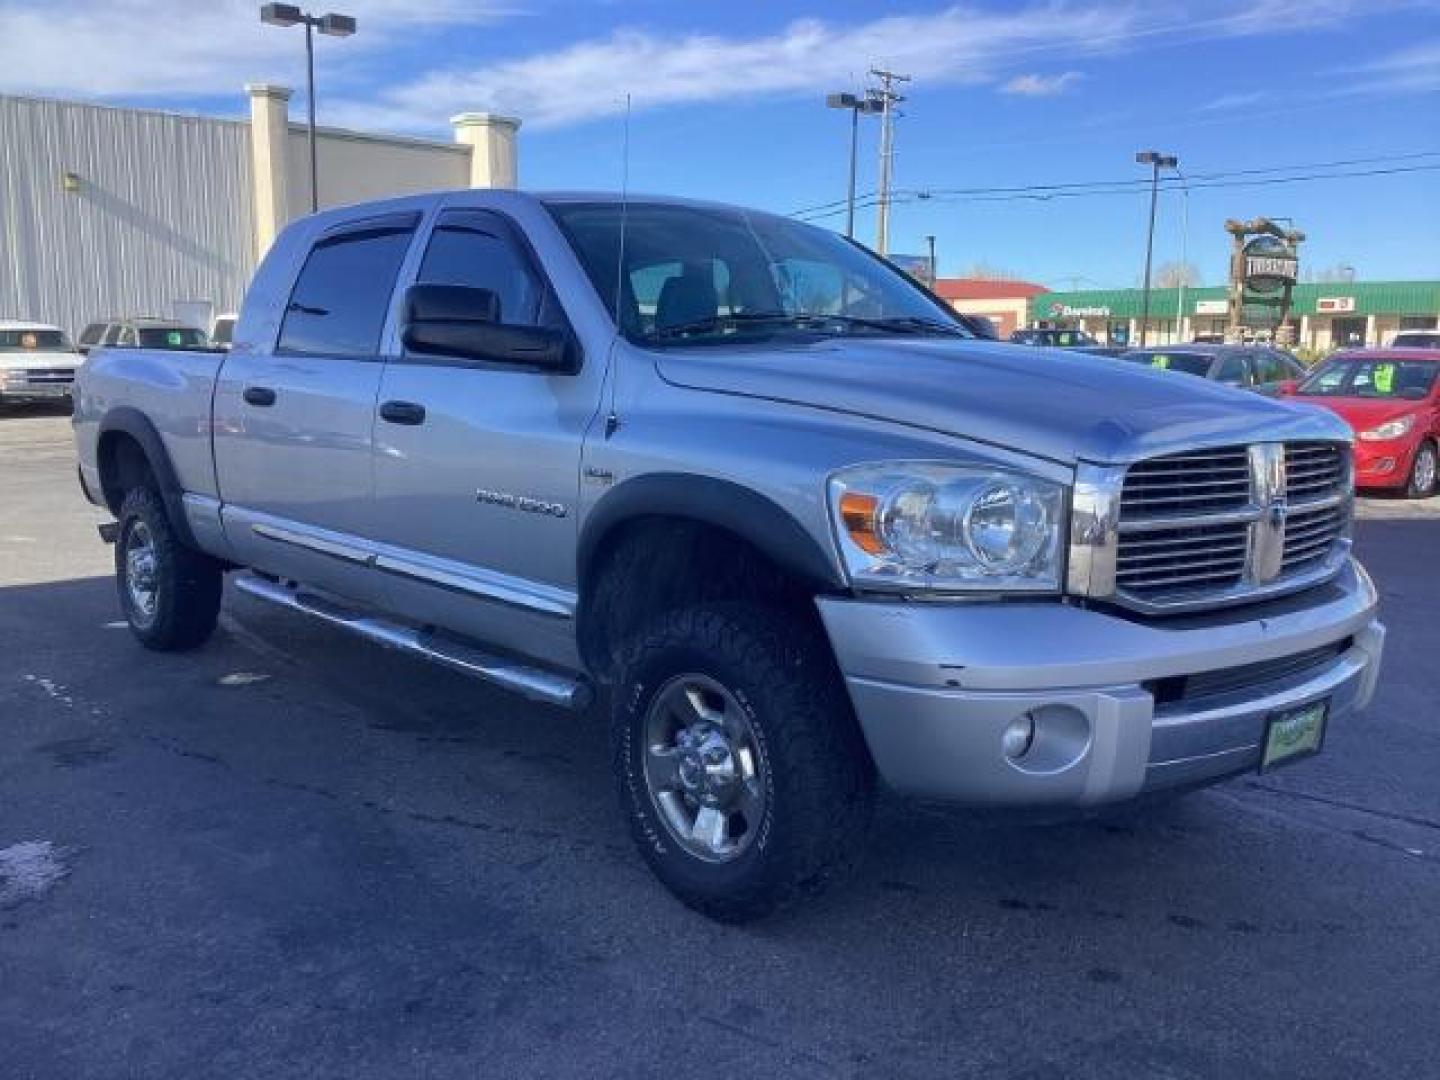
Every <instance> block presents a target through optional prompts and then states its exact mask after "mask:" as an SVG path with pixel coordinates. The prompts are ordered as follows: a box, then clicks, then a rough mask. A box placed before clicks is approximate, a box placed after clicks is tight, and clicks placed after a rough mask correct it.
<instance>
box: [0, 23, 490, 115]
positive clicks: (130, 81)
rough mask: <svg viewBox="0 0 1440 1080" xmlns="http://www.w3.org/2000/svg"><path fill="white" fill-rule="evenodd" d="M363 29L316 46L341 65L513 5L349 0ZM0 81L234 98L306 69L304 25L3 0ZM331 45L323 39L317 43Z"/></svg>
mask: <svg viewBox="0 0 1440 1080" xmlns="http://www.w3.org/2000/svg"><path fill="white" fill-rule="evenodd" d="M341 8H342V10H344V11H345V12H347V13H349V14H353V15H354V16H355V17H356V18H357V19H358V20H359V24H360V30H359V33H357V34H356V35H355V36H354V37H353V38H348V39H346V40H345V41H343V42H335V43H333V47H331V46H330V45H329V43H326V44H324V45H322V47H321V48H319V49H317V55H318V57H319V59H320V62H322V63H337V64H344V63H346V62H348V61H349V60H350V59H354V58H361V57H364V56H366V55H367V54H373V53H375V52H377V51H379V50H381V49H384V48H387V47H390V46H393V45H394V44H395V41H396V39H397V38H398V37H399V36H400V35H401V34H403V33H405V32H407V31H410V32H414V31H417V30H433V29H435V28H438V27H441V26H448V25H457V24H461V23H475V22H486V21H491V20H493V19H496V18H499V17H501V16H503V15H506V14H510V13H512V12H511V11H510V9H509V8H507V7H502V6H500V5H498V4H492V3H485V2H470V0H347V2H346V3H344V4H343V5H341ZM0 27H3V31H0V86H3V88H4V89H6V90H11V91H19V92H25V93H40V94H80V95H84V96H92V97H110V96H122V95H123V96H138V97H144V96H155V97H175V96H187V95H188V96H205V95H216V94H227V95H235V97H236V101H237V108H238V105H239V95H240V88H241V86H242V85H243V84H244V83H246V82H257V81H276V80H278V81H282V82H283V81H287V80H288V81H293V80H294V79H295V78H296V77H297V76H298V75H301V74H303V71H304V59H303V55H304V54H303V50H302V49H301V47H300V43H299V41H298V40H297V36H298V35H299V33H300V31H299V30H298V29H291V30H281V29H278V28H276V27H272V26H265V25H263V24H262V23H261V22H260V14H259V3H258V2H256V0H190V2H189V3H183V4H157V3H154V2H153V0H71V2H70V3H66V4H64V5H63V6H62V5H58V4H50V5H36V4H35V3H33V2H32V0H0ZM321 41H322V42H325V39H323V38H322V39H321Z"/></svg>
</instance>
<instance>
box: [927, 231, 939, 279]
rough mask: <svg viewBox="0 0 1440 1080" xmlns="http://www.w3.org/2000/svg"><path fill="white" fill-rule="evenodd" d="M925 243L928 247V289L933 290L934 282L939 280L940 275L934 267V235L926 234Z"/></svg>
mask: <svg viewBox="0 0 1440 1080" xmlns="http://www.w3.org/2000/svg"><path fill="white" fill-rule="evenodd" d="M925 243H926V244H928V245H929V246H930V288H931V289H934V288H935V282H936V281H938V280H939V279H940V273H939V271H938V270H937V269H936V266H935V234H934V233H930V234H928V235H927V236H926V237H925Z"/></svg>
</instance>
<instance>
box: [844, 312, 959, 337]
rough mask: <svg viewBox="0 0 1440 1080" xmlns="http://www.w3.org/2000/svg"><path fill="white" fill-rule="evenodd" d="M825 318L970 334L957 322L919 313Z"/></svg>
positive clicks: (908, 329) (922, 331)
mask: <svg viewBox="0 0 1440 1080" xmlns="http://www.w3.org/2000/svg"><path fill="white" fill-rule="evenodd" d="M826 318H829V319H836V320H838V321H840V322H844V323H849V324H852V325H854V326H866V327H874V328H875V329H877V330H899V331H901V332H902V333H908V334H926V333H941V334H946V335H948V336H950V337H963V338H968V337H971V336H972V335H971V334H970V332H969V331H968V330H966V329H965V328H964V327H963V326H960V325H959V324H958V323H947V322H941V321H940V320H939V319H927V318H924V317H922V316H920V315H895V316H891V317H888V318H884V319H862V318H858V317H856V316H854V315H827V316H826Z"/></svg>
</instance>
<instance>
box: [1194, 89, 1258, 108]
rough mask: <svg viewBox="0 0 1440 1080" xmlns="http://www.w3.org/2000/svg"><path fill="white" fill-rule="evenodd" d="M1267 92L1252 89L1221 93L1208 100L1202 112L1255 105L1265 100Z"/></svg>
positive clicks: (1202, 106)
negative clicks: (1242, 91) (1234, 92)
mask: <svg viewBox="0 0 1440 1080" xmlns="http://www.w3.org/2000/svg"><path fill="white" fill-rule="evenodd" d="M1264 98H1265V94H1264V93H1262V92H1261V91H1259V90H1251V91H1247V92H1245V93H1237V94H1221V95H1220V96H1219V97H1217V98H1213V99H1211V100H1210V101H1207V102H1206V103H1205V104H1204V105H1201V106H1200V112H1225V111H1228V110H1230V109H1243V108H1245V107H1247V106H1249V105H1255V104H1258V103H1259V102H1261V101H1263V100H1264Z"/></svg>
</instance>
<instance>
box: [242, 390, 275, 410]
mask: <svg viewBox="0 0 1440 1080" xmlns="http://www.w3.org/2000/svg"><path fill="white" fill-rule="evenodd" d="M240 396H241V397H243V398H244V399H245V404H247V405H254V406H255V407H256V408H258V409H268V408H269V407H270V406H271V405H274V404H275V391H274V390H271V389H270V388H269V387H268V386H247V387H246V388H245V393H243V394H241V395H240Z"/></svg>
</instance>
